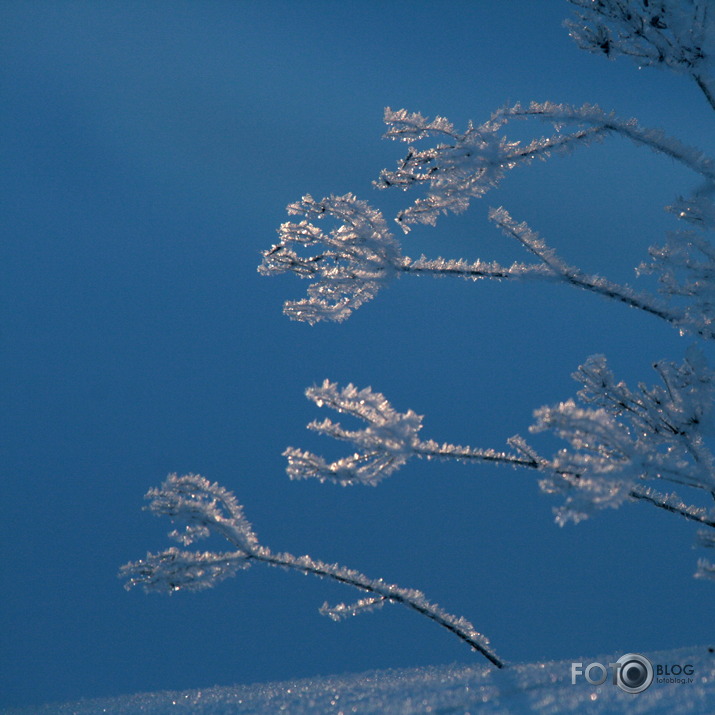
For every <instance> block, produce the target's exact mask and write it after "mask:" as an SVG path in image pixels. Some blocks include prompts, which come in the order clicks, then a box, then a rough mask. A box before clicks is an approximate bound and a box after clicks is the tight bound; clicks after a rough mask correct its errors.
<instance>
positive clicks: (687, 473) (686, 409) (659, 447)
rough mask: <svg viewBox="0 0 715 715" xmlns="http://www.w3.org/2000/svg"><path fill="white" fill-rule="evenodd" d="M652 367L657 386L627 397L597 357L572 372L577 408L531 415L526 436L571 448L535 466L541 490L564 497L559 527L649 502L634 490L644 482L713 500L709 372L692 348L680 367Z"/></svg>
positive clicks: (560, 407)
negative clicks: (550, 435) (547, 437)
mask: <svg viewBox="0 0 715 715" xmlns="http://www.w3.org/2000/svg"><path fill="white" fill-rule="evenodd" d="M654 368H655V369H656V371H657V372H658V374H659V375H660V378H661V380H662V383H663V384H662V385H656V386H654V387H647V386H645V385H643V384H640V385H639V386H638V390H636V391H633V390H631V389H630V388H628V387H627V386H626V385H625V383H623V382H616V381H615V379H614V377H613V374H612V373H611V371H610V370H609V369H608V367H607V365H606V360H605V358H604V357H603V356H601V355H596V356H593V357H591V358H589V360H587V361H586V363H584V364H583V365H581V366H580V367H579V369H578V371H577V372H576V373H574V378H575V379H576V380H578V381H579V382H581V383H582V385H583V388H582V389H581V390H580V392H579V395H578V396H579V402H577V401H575V400H568V401H566V402H562V403H561V404H559V405H556V406H554V407H543V408H541V409H539V410H537V411H536V413H535V417H536V420H537V421H536V424H535V425H534V426H533V427H532V431H534V432H539V431H544V430H550V431H552V432H554V433H555V434H556V435H557V436H559V437H560V438H561V439H564V440H565V441H567V442H568V443H569V445H570V446H569V448H566V449H563V450H561V451H559V452H558V453H557V454H556V455H555V456H554V458H553V459H552V460H551V461H549V462H548V463H547V465H546V466H544V465H543V464H542V465H541V466H540V469H541V471H542V473H546V476H545V477H544V478H543V479H542V481H541V486H542V489H544V490H545V491H547V492H555V493H562V494H564V496H565V503H564V505H563V506H562V507H560V508H559V509H557V511H556V514H557V521H558V522H559V523H561V524H563V523H565V522H567V521H574V522H578V521H580V520H582V519H584V518H586V517H588V516H589V515H591V514H592V513H593V512H594V511H595V510H597V509H601V508H605V507H618V506H620V505H621V504H622V503H623V502H624V501H626V500H628V499H630V498H648V497H647V496H646V497H643V496H641V494H642V492H641V491H640V490H641V489H642V485H643V484H644V483H645V482H651V483H658V482H660V483H662V482H668V483H670V484H671V485H672V484H675V485H677V486H678V487H681V488H682V487H689V488H693V489H696V490H702V491H703V492H705V493H706V494H708V493H715V460H714V459H713V454H712V452H711V451H710V449H709V448H708V446H707V444H706V440H705V435H706V434H708V433H709V432H710V430H711V429H712V400H713V391H714V385H713V377H714V373H713V372H712V371H711V370H710V369H709V368H708V366H707V365H706V363H705V359H704V357H703V355H702V353H700V351H699V350H697V349H695V348H691V349H690V350H689V351H688V354H687V357H686V359H685V360H684V362H683V363H682V364H681V365H676V364H674V363H671V362H661V363H656V364H655V365H654ZM701 493H702V492H701ZM649 500H650V501H652V495H651V498H650V499H649ZM660 506H661V507H662V508H668V504H666V503H663V504H660ZM671 506H672V505H671ZM685 508H686V507H683V508H682V509H680V510H679V511H681V512H682V511H683V510H684V509H685ZM670 510H673V509H672V508H671V509H670ZM693 513H695V512H693ZM684 515H685V514H684Z"/></svg>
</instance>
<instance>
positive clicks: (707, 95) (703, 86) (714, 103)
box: [693, 74, 715, 109]
mask: <svg viewBox="0 0 715 715" xmlns="http://www.w3.org/2000/svg"><path fill="white" fill-rule="evenodd" d="M693 79H694V80H695V82H696V83H697V85H698V87H700V91H701V92H702V93H703V94H704V95H705V99H707V100H708V103H709V104H710V106H711V107H712V108H713V109H715V96H713V93H712V92H711V91H710V88H709V87H708V86H707V84H706V83H705V80H703V78H702V77H701V76H700V75H699V74H693Z"/></svg>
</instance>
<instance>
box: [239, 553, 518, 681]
mask: <svg viewBox="0 0 715 715" xmlns="http://www.w3.org/2000/svg"><path fill="white" fill-rule="evenodd" d="M247 558H248V559H253V560H255V561H262V562H263V563H267V564H269V565H271V566H282V567H284V568H289V569H292V570H294V571H299V572H301V573H306V574H313V575H315V576H319V577H321V578H329V579H332V580H334V581H337V582H339V583H344V584H347V585H348V586H353V587H354V588H357V589H360V590H361V591H365V592H367V593H372V594H375V595H378V596H380V597H382V598H384V599H385V600H387V601H392V602H393V603H401V604H402V605H404V606H407V607H408V608H411V609H412V610H414V611H416V612H417V613H419V614H421V615H423V616H426V617H427V618H429V619H430V620H432V621H434V622H435V623H437V624H438V625H440V626H442V627H443V628H446V629H447V630H448V631H450V633H453V634H454V635H456V636H457V637H458V638H459V639H460V640H462V641H464V642H465V643H467V644H468V645H469V646H471V647H472V648H473V649H474V650H476V651H478V652H479V653H481V654H482V655H483V656H484V657H485V658H486V659H487V660H488V661H489V662H490V663H492V664H493V665H495V666H496V667H497V668H503V667H504V666H505V663H504V661H503V660H501V659H500V658H499V657H498V656H497V655H495V654H494V653H493V652H492V651H491V650H490V649H489V648H487V647H486V646H485V645H484V644H483V643H481V642H480V641H479V640H477V639H476V638H474V637H473V636H472V635H470V634H469V632H467V631H466V630H465V629H463V628H460V626H459V625H458V623H455V622H454V620H456V619H450V618H449V617H447V614H445V613H444V612H442V610H441V609H440V608H439V607H438V606H435V605H434V604H431V603H428V602H427V601H418V600H416V599H414V598H412V597H411V596H410V592H409V591H407V590H406V589H403V588H399V587H396V586H392V585H390V584H384V585H383V584H381V583H380V582H376V581H371V580H369V579H368V578H366V577H365V576H363V575H362V574H358V573H357V572H351V573H350V574H347V573H345V572H342V570H341V569H340V568H339V567H335V566H331V565H329V564H323V563H321V562H319V561H317V562H315V561H312V560H311V562H310V563H300V562H299V561H298V560H296V559H295V557H293V556H290V555H289V554H273V553H272V552H270V551H269V550H268V549H266V548H265V547H263V548H261V549H257V550H255V551H253V552H252V553H250V554H249V555H248V557H247Z"/></svg>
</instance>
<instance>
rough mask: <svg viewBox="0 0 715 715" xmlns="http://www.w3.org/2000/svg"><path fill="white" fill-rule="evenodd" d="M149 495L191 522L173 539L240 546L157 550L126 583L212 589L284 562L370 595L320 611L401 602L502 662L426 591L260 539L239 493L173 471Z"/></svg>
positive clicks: (125, 570) (134, 567)
mask: <svg viewBox="0 0 715 715" xmlns="http://www.w3.org/2000/svg"><path fill="white" fill-rule="evenodd" d="M147 498H148V499H150V500H151V503H150V505H149V507H148V509H149V510H150V511H152V512H153V513H154V514H156V515H158V516H160V515H166V516H169V517H171V518H172V520H174V521H178V522H180V523H182V524H184V525H185V526H186V530H185V531H184V532H178V531H173V532H171V534H170V536H171V537H172V538H178V539H179V540H180V541H183V542H184V543H187V544H188V543H191V542H192V541H194V540H195V539H197V538H205V537H207V536H209V535H212V534H213V535H216V536H221V537H223V538H225V539H226V540H227V541H229V542H230V543H231V544H232V545H233V546H234V547H236V550H235V551H231V552H227V553H215V552H211V551H205V552H198V551H180V550H179V549H177V548H176V547H172V548H169V549H166V550H165V551H162V552H161V553H158V554H147V557H146V559H142V560H140V561H134V562H131V563H128V564H126V565H125V566H123V567H122V568H121V570H120V573H119V576H120V577H121V578H124V579H127V583H126V588H127V589H130V588H132V587H133V586H137V585H141V586H143V587H144V589H145V590H146V591H153V592H159V593H173V592H175V591H181V590H186V591H192V590H193V591H195V590H199V589H204V588H210V587H212V586H214V585H215V584H217V583H219V582H220V581H222V580H224V579H226V578H228V577H229V576H234V575H235V574H236V572H237V571H238V570H239V569H243V568H247V567H248V566H250V565H251V564H252V563H264V564H267V565H269V566H280V567H282V568H287V569H291V570H293V571H298V572H301V573H305V574H313V575H314V576H318V577H320V578H328V579H332V580H334V581H337V582H339V583H342V584H346V585H348V586H353V587H354V588H357V589H358V590H360V591H362V592H363V593H367V594H368V596H367V597H365V598H362V599H360V600H359V601H358V602H357V603H355V604H353V605H350V606H348V605H345V604H339V605H338V606H335V607H333V608H330V607H329V606H328V605H327V604H326V605H324V606H323V608H321V609H320V610H321V613H323V614H324V615H327V616H329V617H331V618H332V619H333V620H340V619H341V618H343V617H345V616H348V615H356V614H358V613H361V612H366V611H369V610H373V609H374V608H376V607H380V606H382V605H384V603H387V602H389V603H399V604H402V605H403V606H406V607H407V608H409V609H411V610H413V611H415V612H417V613H419V614H420V615H422V616H426V617H427V618H429V619H430V620H431V621H434V622H435V623H437V624H438V625H440V626H442V627H443V628H446V629H447V630H449V631H450V632H451V633H454V634H455V635H456V636H457V637H458V638H460V639H461V640H462V641H464V642H465V643H467V645H469V646H470V647H471V648H473V649H474V650H476V651H478V652H479V653H481V654H482V655H483V656H484V657H485V658H487V660H489V661H490V662H491V663H492V664H494V665H496V666H497V667H499V668H501V667H502V666H503V665H504V664H503V662H502V661H501V660H500V659H499V658H498V657H497V656H496V655H495V654H494V652H493V651H492V650H491V648H490V647H489V640H488V639H487V638H486V637H485V636H483V635H481V634H480V633H478V632H477V631H476V630H475V628H474V626H473V625H472V624H471V623H470V622H469V621H467V620H466V619H464V618H461V617H458V616H454V615H452V614H450V613H447V612H446V611H445V610H443V609H442V608H441V607H440V606H438V605H437V604H434V603H430V601H428V600H427V598H426V597H425V595H424V594H423V593H422V592H421V591H417V590H415V589H408V588H402V587H401V586H397V585H395V584H391V583H387V582H385V581H383V580H382V579H371V578H368V577H367V576H365V575H364V574H362V573H360V572H359V571H355V570H354V569H349V568H346V567H345V566H340V565H339V564H329V563H325V562H323V561H317V560H316V559H313V558H312V557H310V556H293V555H292V554H289V553H274V552H272V551H271V550H270V549H269V548H267V547H266V546H263V545H261V544H259V542H258V538H257V537H256V534H255V532H254V531H253V529H252V528H251V525H250V524H249V523H248V521H247V520H246V517H245V516H244V514H243V508H242V507H241V505H240V504H239V503H238V501H237V500H236V498H235V497H234V495H233V494H232V493H231V492H230V491H228V490H227V489H224V488H223V487H222V486H220V485H219V484H215V483H211V482H209V481H208V479H205V478H204V477H202V476H199V475H196V474H186V475H183V476H178V475H176V474H171V475H169V477H167V479H166V480H165V481H164V483H163V484H162V485H161V487H158V488H156V489H151V490H150V491H149V492H148V493H147Z"/></svg>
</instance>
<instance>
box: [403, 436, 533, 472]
mask: <svg viewBox="0 0 715 715" xmlns="http://www.w3.org/2000/svg"><path fill="white" fill-rule="evenodd" d="M413 450H414V452H415V454H416V455H417V456H419V457H426V458H427V459H432V458H436V459H456V460H460V461H465V460H473V461H475V462H492V463H496V464H509V465H511V466H512V467H531V468H538V466H539V464H538V462H537V461H536V460H535V459H524V458H522V457H516V456H514V455H511V454H507V453H506V452H492V451H490V450H481V449H474V448H471V447H457V446H455V445H444V447H442V448H440V447H437V446H436V445H434V444H431V443H429V442H418V443H417V444H416V445H414V447H413Z"/></svg>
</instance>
